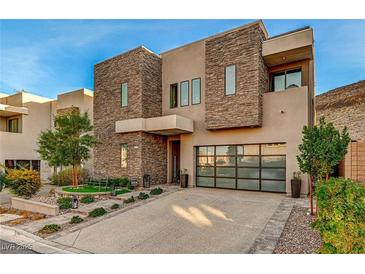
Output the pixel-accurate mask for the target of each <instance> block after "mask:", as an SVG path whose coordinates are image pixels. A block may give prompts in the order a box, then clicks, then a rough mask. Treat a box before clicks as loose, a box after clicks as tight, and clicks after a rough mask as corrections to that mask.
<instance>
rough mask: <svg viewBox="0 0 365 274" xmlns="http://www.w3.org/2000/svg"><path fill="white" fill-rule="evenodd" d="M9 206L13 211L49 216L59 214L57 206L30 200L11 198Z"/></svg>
mask: <svg viewBox="0 0 365 274" xmlns="http://www.w3.org/2000/svg"><path fill="white" fill-rule="evenodd" d="M11 206H12V208H15V209H20V210H26V211H31V212H36V213H42V214H46V215H50V216H56V215H58V213H59V208H58V206H57V205H49V204H45V203H41V202H36V201H32V200H26V199H22V198H18V197H12V198H11Z"/></svg>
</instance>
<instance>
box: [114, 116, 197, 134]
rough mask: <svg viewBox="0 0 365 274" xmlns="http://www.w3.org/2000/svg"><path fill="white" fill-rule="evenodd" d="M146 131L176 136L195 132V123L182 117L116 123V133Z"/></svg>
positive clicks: (137, 119) (163, 117) (138, 119)
mask: <svg viewBox="0 0 365 274" xmlns="http://www.w3.org/2000/svg"><path fill="white" fill-rule="evenodd" d="M136 131H144V132H148V133H153V134H158V135H176V134H184V133H192V132H194V121H193V120H191V119H189V118H186V117H183V116H180V115H176V114H173V115H166V116H160V117H153V118H135V119H128V120H122V121H117V122H115V132H116V133H127V132H136Z"/></svg>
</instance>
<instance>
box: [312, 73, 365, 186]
mask: <svg viewBox="0 0 365 274" xmlns="http://www.w3.org/2000/svg"><path fill="white" fill-rule="evenodd" d="M321 116H324V117H325V118H326V121H327V122H332V123H333V124H334V126H335V127H337V128H338V129H340V130H342V128H343V127H345V126H346V127H347V128H348V130H349V133H350V137H351V140H352V142H351V144H350V145H349V148H348V153H347V154H346V157H345V159H344V160H343V161H342V162H341V163H340V165H339V167H338V170H336V172H335V173H336V174H335V175H338V176H341V177H346V178H351V179H354V180H358V181H361V182H365V80H363V81H360V82H357V83H353V84H351V85H347V86H343V87H339V88H336V89H333V90H330V91H328V92H326V93H323V94H320V95H318V96H317V97H316V117H317V120H319V118H320V117H321Z"/></svg>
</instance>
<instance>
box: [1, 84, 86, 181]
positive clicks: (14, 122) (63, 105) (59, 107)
mask: <svg viewBox="0 0 365 274" xmlns="http://www.w3.org/2000/svg"><path fill="white" fill-rule="evenodd" d="M69 109H77V110H78V111H80V112H81V113H83V112H88V114H89V116H90V119H91V120H92V115H93V93H92V92H91V91H89V90H86V89H79V90H74V91H70V92H65V93H62V94H59V95H58V96H57V99H50V98H46V97H42V96H38V95H35V94H31V93H29V92H24V91H21V92H17V93H15V94H11V95H9V94H4V93H1V94H0V164H2V165H4V166H5V167H7V168H33V169H36V170H39V171H40V175H41V178H42V180H47V179H48V177H49V176H50V175H51V174H52V169H51V168H50V167H49V166H48V164H47V162H46V161H43V160H41V158H40V155H39V154H38V153H37V149H38V144H37V142H38V137H39V135H40V133H41V132H42V131H46V130H48V129H52V128H53V126H54V117H55V115H57V114H62V113H65V112H67V111H68V110H69ZM85 166H86V167H87V168H88V169H89V170H90V171H92V160H89V161H88V162H87V163H85ZM0 168H1V167H0Z"/></svg>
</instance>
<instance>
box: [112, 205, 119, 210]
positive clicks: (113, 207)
mask: <svg viewBox="0 0 365 274" xmlns="http://www.w3.org/2000/svg"><path fill="white" fill-rule="evenodd" d="M110 208H111V209H118V208H119V204H113V205H112V206H111V207H110Z"/></svg>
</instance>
